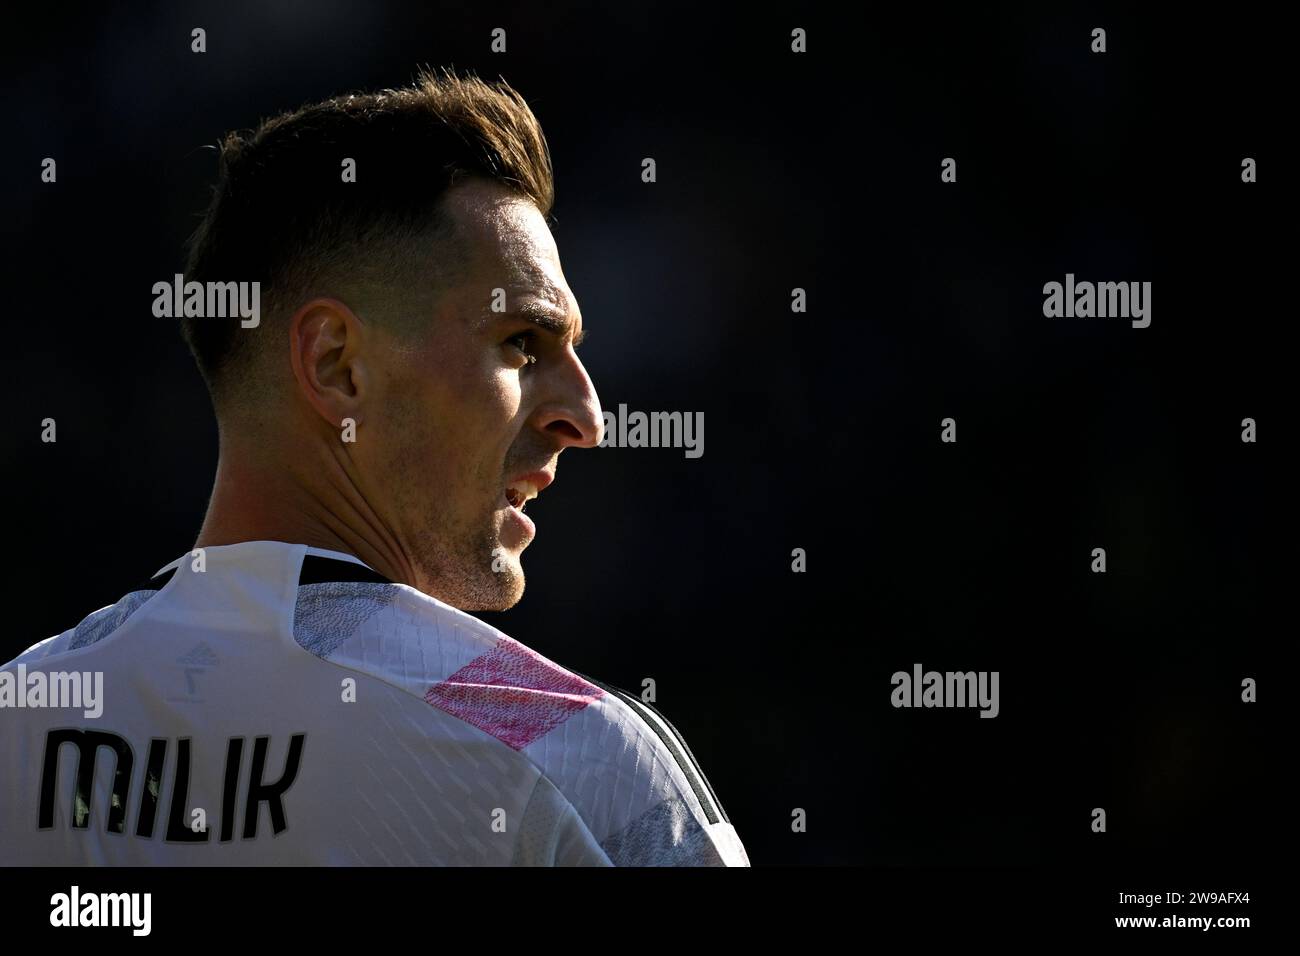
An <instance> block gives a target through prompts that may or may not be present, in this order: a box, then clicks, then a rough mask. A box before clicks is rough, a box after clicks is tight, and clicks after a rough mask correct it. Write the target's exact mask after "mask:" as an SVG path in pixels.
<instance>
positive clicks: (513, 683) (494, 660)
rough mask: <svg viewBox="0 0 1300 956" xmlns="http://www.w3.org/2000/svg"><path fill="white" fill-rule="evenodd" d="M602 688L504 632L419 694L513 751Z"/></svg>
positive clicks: (591, 699) (593, 698)
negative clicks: (483, 651)
mask: <svg viewBox="0 0 1300 956" xmlns="http://www.w3.org/2000/svg"><path fill="white" fill-rule="evenodd" d="M604 695H605V692H604V691H603V690H601V689H600V688H599V687H597V686H596V685H594V684H591V683H589V682H587V681H585V680H583V679H582V678H581V677H578V676H577V675H576V674H572V673H570V672H569V671H566V670H565V669H564V668H562V667H560V666H559V665H558V664H555V663H553V662H551V661H549V660H547V659H546V658H545V657H543V656H542V655H541V654H538V653H537V652H536V651H534V650H532V649H530V648H527V647H525V646H524V645H523V644H520V643H519V642H518V641H516V640H513V639H511V638H509V637H502V638H501V639H500V641H499V642H498V643H497V645H496V647H494V648H493V649H492V650H490V651H488V652H487V653H486V654H483V655H482V656H480V657H476V658H475V659H474V660H472V661H470V662H469V663H468V664H466V665H465V666H464V667H462V668H461V669H460V670H458V671H456V673H454V674H452V675H451V676H450V677H448V678H447V679H446V680H444V681H439V682H438V683H436V684H434V685H433V686H432V687H430V688H429V691H428V693H426V694H425V695H424V699H425V700H426V701H427V702H428V703H430V704H432V705H433V706H434V707H437V708H438V709H439V710H443V711H446V712H447V713H449V714H451V715H452V716H453V717H458V718H460V719H461V720H463V721H465V722H466V723H468V724H473V725H474V726H475V727H478V728H479V729H480V730H483V731H486V732H487V733H489V734H491V735H492V736H493V737H496V738H498V739H499V740H501V741H503V742H504V743H506V744H508V745H509V746H511V747H513V748H514V749H515V750H523V749H524V748H525V747H527V746H528V745H529V744H531V743H532V742H533V741H534V740H536V739H537V738H539V737H541V736H543V735H544V734H547V733H550V731H552V730H554V729H555V728H556V727H558V726H559V725H560V724H562V723H564V721H566V720H568V719H569V718H570V717H572V716H573V715H574V714H576V713H577V712H578V711H580V710H582V709H583V708H584V707H586V706H587V705H588V704H591V703H595V702H596V701H598V700H600V698H601V697H603V696H604Z"/></svg>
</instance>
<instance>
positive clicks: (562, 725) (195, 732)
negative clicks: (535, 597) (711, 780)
mask: <svg viewBox="0 0 1300 956" xmlns="http://www.w3.org/2000/svg"><path fill="white" fill-rule="evenodd" d="M201 558H202V560H200V558H199V557H194V556H191V555H185V556H183V557H181V558H178V559H177V560H176V561H173V562H172V563H171V564H169V565H167V566H166V567H164V568H163V569H162V570H161V571H159V572H158V574H157V575H155V577H154V578H153V579H152V580H151V581H150V582H149V583H148V584H147V585H145V586H143V587H141V588H139V589H137V590H133V591H131V592H130V593H129V594H127V595H126V596H125V597H123V598H122V599H121V600H120V601H118V602H117V603H116V604H113V605H110V606H108V607H105V608H102V609H100V610H98V611H96V612H94V613H93V614H91V615H89V616H88V617H87V618H86V619H85V620H83V621H82V622H81V623H80V624H78V625H77V626H76V627H75V628H73V629H71V630H68V631H65V632H64V633H62V634H60V635H59V636H57V637H53V638H50V639H49V640H46V641H43V642H41V643H40V644H37V645H35V646H34V647H32V648H30V649H29V650H28V651H27V652H26V653H24V654H22V655H21V656H19V657H18V658H16V659H15V660H13V661H11V662H10V663H8V664H6V665H5V666H4V668H3V669H0V779H2V780H3V783H2V784H0V788H2V789H3V796H0V864H3V865H85V864H92V865H135V866H138V865H154V864H157V865H164V866H184V865H194V866H222V865H240V866H261V865H276V864H285V865H318V864H323V865H339V864H342V865H369V864H390V865H451V866H480V865H488V866H502V865H515V866H570V865H587V866H611V865H612V866H748V865H749V860H748V857H747V856H746V853H745V849H744V847H743V845H742V844H741V842H740V839H739V837H738V836H737V834H736V831H735V829H734V828H733V827H732V825H731V823H730V821H729V820H728V818H727V815H726V813H725V812H724V811H723V809H722V805H721V803H719V802H718V798H717V796H716V795H715V794H714V792H713V790H712V788H711V787H710V786H709V784H708V781H706V780H705V778H704V775H703V773H701V772H700V769H699V767H698V765H697V764H696V763H695V759H694V757H693V756H692V755H691V752H690V750H689V749H688V748H687V746H686V743H685V741H684V740H683V739H682V737H681V735H680V734H679V733H677V731H676V730H675V729H674V728H673V726H672V725H671V724H670V723H669V722H668V721H667V720H666V719H665V718H664V717H663V716H662V715H660V714H659V713H658V711H656V710H655V709H654V708H653V707H650V706H648V705H647V704H645V703H643V702H642V701H641V699H640V698H639V697H637V696H635V695H632V694H629V693H626V692H624V691H621V690H619V689H617V688H614V687H610V686H608V685H606V684H603V683H601V682H599V681H596V680H593V679H592V678H589V677H585V676H583V675H581V674H577V673H575V672H573V671H570V670H567V669H565V668H563V667H561V666H559V665H558V664H556V663H554V662H553V661H550V660H548V659H547V658H545V657H543V656H542V655H540V654H538V653H536V652H535V651H532V650H530V649H529V648H527V647H525V646H524V645H523V644H520V643H519V642H518V641H515V640H512V639H511V638H509V637H507V636H506V635H505V634H503V633H501V632H500V631H498V630H497V629H495V628H493V627H491V626H489V625H487V624H485V623H483V622H482V621H480V620H478V619H477V618H475V617H473V616H471V615H469V614H465V613H463V612H461V611H458V610H456V609H455V608H452V607H450V606H448V605H446V604H443V603H442V602H440V601H438V600H436V599H434V598H431V597H429V596H428V595H425V594H422V593H420V592H419V591H416V590H415V589H414V588H411V587H408V586H406V585H403V584H394V583H392V582H390V581H387V580H386V579H385V578H383V577H382V576H381V575H379V574H378V573H377V572H375V571H374V570H373V569H371V568H369V567H368V566H367V565H365V564H363V563H362V562H360V561H359V560H357V559H356V558H355V557H352V556H351V555H347V554H342V553H339V552H335V551H324V550H321V549H318V548H310V547H307V546H306V545H301V544H286V543H283V542H278V541H249V542H245V543H242V544H235V545H228V546H224V547H210V548H205V549H203V551H202V555H201ZM96 711H98V713H96Z"/></svg>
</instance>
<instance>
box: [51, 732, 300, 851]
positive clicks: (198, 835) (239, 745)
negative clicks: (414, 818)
mask: <svg viewBox="0 0 1300 956" xmlns="http://www.w3.org/2000/svg"><path fill="white" fill-rule="evenodd" d="M305 739H306V735H305V734H293V735H292V736H291V737H290V738H289V753H288V755H287V756H286V757H285V762H284V771H283V772H282V773H281V774H280V778H279V779H278V780H275V781H270V782H268V781H266V780H265V779H264V777H265V771H266V756H267V751H268V750H269V749H270V742H271V738H270V737H269V736H261V737H257V738H255V739H254V743H253V760H252V765H251V767H250V768H249V777H248V791H247V792H248V798H247V801H246V803H245V807H244V832H243V838H244V839H245V840H251V839H255V838H256V836H257V824H258V817H259V811H260V809H261V805H262V804H263V803H265V804H266V805H267V808H268V810H269V811H270V815H271V829H272V832H273V833H274V834H275V835H279V834H280V833H283V832H284V831H285V830H286V829H288V826H289V823H288V818H287V815H286V814H285V809H284V795H285V794H286V793H287V792H288V790H289V788H290V787H291V786H292V785H293V782H294V780H295V779H297V776H298V768H299V766H300V764H301V762H302V750H303V741H304V740H305ZM64 744H72V745H73V746H75V747H76V752H77V765H76V775H75V779H74V783H73V789H72V812H71V815H70V818H71V820H72V828H73V829H76V830H84V829H86V828H87V827H88V826H89V825H90V816H91V799H92V796H93V791H94V784H95V761H96V759H97V758H98V756H99V751H100V750H101V749H102V748H105V747H106V748H108V749H109V750H111V751H112V752H113V754H114V756H115V758H116V762H115V764H114V768H113V784H112V791H111V795H110V798H109V805H108V818H107V821H106V823H105V830H106V832H108V833H124V832H125V831H126V810H127V807H128V806H129V802H128V801H129V798H130V790H131V770H132V768H133V766H134V762H135V760H134V753H133V751H132V749H131V744H130V743H129V742H128V741H127V740H126V738H124V737H121V736H119V735H117V734H114V733H109V732H107V731H101V730H77V729H75V728H63V729H59V730H51V731H49V733H47V734H46V736H45V758H44V762H43V765H42V768H41V793H40V806H39V812H38V821H37V826H38V827H39V828H40V829H42V830H49V829H52V828H53V827H54V801H55V798H56V791H57V790H58V775H59V754H60V752H61V750H62V748H63V746H64ZM167 745H168V740H167V738H160V737H155V738H152V739H151V740H150V741H149V753H148V756H147V757H146V759H145V768H144V779H143V781H142V783H143V787H142V788H141V789H142V792H141V794H140V802H139V807H138V812H137V814H136V826H135V835H136V836H137V837H142V838H144V839H146V840H150V839H153V835H154V829H155V823H156V821H157V816H158V798H159V795H160V794H161V793H162V785H163V784H162V781H163V775H164V772H165V765H166V759H167V749H168V747H167ZM243 748H244V738H243V737H232V738H230V741H229V742H228V744H227V747H226V766H225V772H224V773H223V774H222V781H223V785H222V794H221V837H220V839H221V842H223V843H225V842H228V841H230V840H232V839H233V838H234V833H235V817H236V815H237V813H238V806H237V796H238V793H239V783H240V767H241V764H242V759H241V757H242V754H243ZM189 790H190V738H188V737H181V738H179V739H178V740H177V741H176V766H175V767H174V768H173V770H172V791H171V805H170V807H169V808H168V813H167V835H166V840H167V842H169V843H173V842H180V843H204V842H206V841H207V840H208V839H209V831H208V830H203V831H199V832H195V831H194V830H192V829H191V828H190V826H189V820H188V808H189Z"/></svg>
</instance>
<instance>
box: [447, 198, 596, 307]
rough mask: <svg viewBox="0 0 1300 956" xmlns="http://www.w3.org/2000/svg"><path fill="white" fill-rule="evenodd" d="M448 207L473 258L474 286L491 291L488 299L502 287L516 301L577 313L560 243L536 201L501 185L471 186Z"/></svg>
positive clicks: (469, 265) (470, 261) (470, 266)
mask: <svg viewBox="0 0 1300 956" xmlns="http://www.w3.org/2000/svg"><path fill="white" fill-rule="evenodd" d="M446 207H447V210H448V212H449V213H450V214H451V216H452V218H453V220H454V221H455V223H456V234H457V235H456V241H457V242H458V243H459V244H460V245H461V247H462V248H463V249H464V250H465V251H466V253H467V259H468V261H467V263H466V266H467V273H468V275H467V278H468V280H469V283H470V284H473V285H479V286H488V288H487V289H485V290H480V291H481V292H482V294H484V295H488V294H490V291H491V288H497V287H501V288H504V289H505V290H506V295H507V297H508V298H509V299H511V300H513V299H515V298H516V297H521V296H528V297H536V298H540V299H542V300H543V301H546V302H550V303H551V304H552V305H554V306H556V307H557V308H559V309H562V310H563V311H565V312H569V311H571V310H572V296H571V295H570V294H569V288H568V284H567V283H566V282H565V280H564V273H563V272H562V271H561V269H560V255H559V250H558V249H557V248H556V245H555V238H554V237H553V236H552V235H551V230H550V229H549V228H548V227H547V225H546V220H545V219H544V218H543V217H542V214H541V211H540V210H538V208H537V207H536V206H535V205H534V204H533V203H532V202H531V201H529V200H528V199H525V198H524V197H522V196H520V195H519V194H518V193H515V192H512V191H511V190H509V189H507V188H506V187H504V186H502V185H500V184H499V183H493V182H488V181H484V180H471V181H469V182H466V183H462V184H461V185H459V186H457V187H455V188H454V189H452V190H451V191H450V192H449V193H448V194H447V199H446Z"/></svg>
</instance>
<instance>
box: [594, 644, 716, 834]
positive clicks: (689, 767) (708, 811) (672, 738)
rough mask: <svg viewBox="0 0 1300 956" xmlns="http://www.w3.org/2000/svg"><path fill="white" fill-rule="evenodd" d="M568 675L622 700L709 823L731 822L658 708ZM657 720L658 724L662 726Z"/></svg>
mask: <svg viewBox="0 0 1300 956" xmlns="http://www.w3.org/2000/svg"><path fill="white" fill-rule="evenodd" d="M570 672H571V673H573V674H577V676H579V677H581V678H582V679H583V680H586V681H590V682H591V683H593V684H595V685H596V686H597V687H599V688H600V689H601V690H603V691H605V692H606V693H609V694H613V695H614V696H615V697H617V698H618V699H619V700H621V701H623V703H625V704H627V705H628V706H629V707H631V708H632V711H633V713H635V714H636V715H637V716H638V717H640V718H641V720H642V722H643V723H645V724H647V725H648V726H649V727H650V729H651V730H653V731H654V732H655V734H657V735H658V737H659V739H660V740H662V741H663V743H664V746H665V747H667V748H668V752H669V753H671V754H672V755H673V758H674V759H675V760H676V761H677V765H678V766H679V767H681V769H682V773H683V774H684V775H685V776H686V779H687V780H688V781H689V782H690V785H691V789H692V790H694V791H695V797H696V799H697V800H699V801H700V806H701V807H703V808H704V813H705V815H706V816H707V817H708V819H709V822H710V823H717V822H718V821H719V814H721V820H722V822H724V823H730V822H731V819H730V818H729V817H728V816H727V811H726V810H724V809H723V808H722V801H720V800H719V799H718V795H717V794H716V793H714V792H713V787H712V786H710V784H709V781H708V778H707V777H705V776H704V771H703V770H701V769H700V765H699V763H698V762H697V761H696V759H695V755H694V754H692V753H691V749H690V748H689V747H688V746H686V740H685V739H684V738H683V737H682V735H681V733H680V731H678V730H677V728H676V727H674V726H673V725H672V723H671V722H670V721H669V720H668V718H667V717H665V716H664V715H663V714H662V713H660V711H659V710H658V708H656V707H653V706H651V705H650V704H647V703H646V702H645V701H643V700H641V699H640V698H639V697H637V696H635V695H634V694H632V693H630V692H629V691H626V690H623V689H622V688H621V687H615V686H614V685H613V684H607V683H605V682H604V681H601V680H597V679H596V678H594V677H589V676H587V675H586V674H579V673H578V672H577V671H575V670H572V669H570ZM643 711H649V712H650V713H651V714H653V715H654V716H656V717H658V718H659V720H654V719H652V718H650V717H647V716H646V715H645V714H644V713H643ZM660 721H662V724H661V723H660ZM665 728H667V729H665ZM715 807H716V808H717V810H716V812H715V810H714V808H715Z"/></svg>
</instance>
